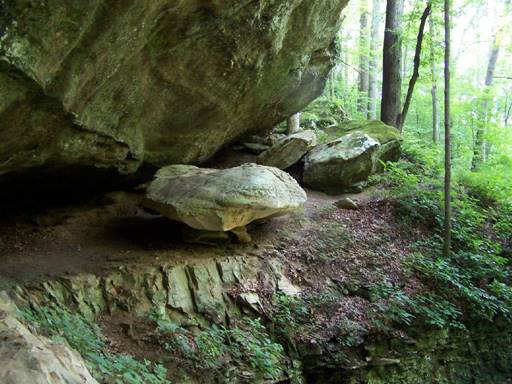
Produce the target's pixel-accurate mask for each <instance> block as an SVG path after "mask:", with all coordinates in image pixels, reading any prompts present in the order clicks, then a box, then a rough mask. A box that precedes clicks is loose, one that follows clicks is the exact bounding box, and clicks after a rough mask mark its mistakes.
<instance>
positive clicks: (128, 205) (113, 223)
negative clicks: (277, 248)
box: [0, 192, 366, 287]
mask: <svg viewBox="0 0 512 384" xmlns="http://www.w3.org/2000/svg"><path fill="white" fill-rule="evenodd" d="M308 194H309V199H308V202H307V204H306V208H305V212H304V214H305V215H306V216H307V217H314V216H316V215H318V212H319V211H321V210H322V209H324V208H325V207H327V206H329V207H330V206H331V205H332V203H333V202H335V201H336V200H338V199H339V197H332V196H327V195H324V194H321V193H318V192H308ZM140 198H141V195H140V194H136V193H124V192H114V193H111V194H108V195H106V196H103V197H101V198H98V199H95V200H90V201H85V202H81V203H80V204H75V205H72V206H61V207H53V208H48V209H38V210H37V211H32V212H28V213H27V212H23V213H19V212H18V213H11V214H10V215H3V216H1V217H0V287H1V286H5V285H7V284H8V283H9V282H28V281H38V280H41V279H42V280H45V279H48V278H52V277H57V276H61V275H69V274H77V273H94V274H102V273H105V272H108V271H111V270H112V269H113V268H115V267H117V266H119V265H122V264H126V263H139V262H151V261H152V260H155V259H156V258H159V257H165V258H173V259H176V260H179V259H181V258H184V257H186V258H194V257H199V258H201V257H212V256H214V255H215V254H217V253H218V254H224V255H225V254H226V253H227V254H231V253H232V254H237V253H244V252H251V251H252V252H254V251H256V250H257V249H258V248H266V247H272V244H276V243H279V242H280V241H288V240H287V239H288V238H289V237H293V236H292V235H294V234H297V233H300V232H301V231H303V230H306V227H307V225H306V221H304V220H301V217H303V216H304V214H298V215H296V216H288V217H283V218H277V219H273V220H271V221H270V222H268V223H265V224H256V225H253V226H252V228H251V229H250V231H251V233H252V235H253V238H254V242H253V243H252V244H249V245H241V244H229V245H227V246H222V247H212V246H200V245H190V244H186V243H184V242H183V241H182V235H181V232H182V229H183V226H182V225H181V224H179V223H175V222H172V221H170V220H167V219H166V218H163V217H160V216H155V215H151V214H148V213H147V212H145V211H144V210H142V209H141V208H140V206H139V201H140ZM361 198H364V199H366V196H364V195H362V196H361ZM345 214H346V215H348V216H347V217H356V216H357V215H355V214H354V213H349V212H345V213H340V214H339V215H341V216H343V215H345ZM297 220H299V222H301V223H302V224H301V225H297V223H298V221H297Z"/></svg>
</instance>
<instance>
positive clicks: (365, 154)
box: [303, 132, 380, 194]
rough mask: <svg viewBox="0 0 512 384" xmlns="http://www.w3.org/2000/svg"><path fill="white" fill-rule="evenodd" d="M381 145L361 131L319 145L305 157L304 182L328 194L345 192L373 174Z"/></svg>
mask: <svg viewBox="0 0 512 384" xmlns="http://www.w3.org/2000/svg"><path fill="white" fill-rule="evenodd" d="M379 146H380V145H379V142H378V141H376V140H374V139H372V138H371V137H370V136H368V135H366V134H363V133H361V132H352V133H349V134H347V135H345V136H343V137H341V138H339V139H337V140H334V141H331V142H328V143H326V144H322V145H318V146H316V147H315V148H314V149H313V150H311V151H310V152H309V153H308V155H307V156H306V158H305V162H304V174H303V181H304V183H305V184H306V185H307V186H309V187H311V188H313V189H316V190H320V191H323V192H326V193H329V194H337V193H342V192H346V191H348V190H350V189H351V188H352V187H353V186H354V185H355V184H357V183H359V182H361V181H365V180H366V179H367V178H368V176H370V175H371V173H372V171H373V168H374V156H375V154H376V153H377V151H378V149H379Z"/></svg>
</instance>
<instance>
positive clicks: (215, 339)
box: [150, 311, 284, 380]
mask: <svg viewBox="0 0 512 384" xmlns="http://www.w3.org/2000/svg"><path fill="white" fill-rule="evenodd" d="M155 313H157V312H155V311H153V312H152V313H151V314H150V317H151V318H152V319H153V320H155V321H156V322H157V325H158V332H159V339H160V342H161V343H162V344H163V345H164V348H165V349H166V350H167V351H168V352H170V353H172V354H174V355H175V356H178V357H180V358H183V359H186V360H187V361H188V362H189V363H192V365H193V366H194V367H195V368H200V369H205V370H214V371H217V373H218V374H219V373H221V371H222V370H225V368H227V364H229V363H231V364H233V363H235V364H238V365H243V364H248V365H249V366H250V367H251V368H253V369H254V370H255V372H256V373H258V374H259V375H261V376H262V377H263V378H265V379H270V380H276V379H278V378H279V377H280V375H281V373H282V371H283V360H284V357H283V348H282V346H281V345H280V344H278V343H275V342H274V341H272V339H271V338H270V336H269V334H268V331H267V329H266V328H265V326H264V325H263V324H261V321H260V319H244V320H243V321H241V322H239V323H237V324H236V325H235V326H233V327H229V328H228V327H224V326H219V325H216V324H213V325H211V326H209V327H208V328H206V329H203V330H201V331H199V332H197V333H195V334H194V333H192V332H191V331H189V330H187V329H185V328H183V327H182V326H180V325H178V324H176V323H174V322H173V321H171V320H168V319H165V318H162V317H160V316H159V315H157V316H155Z"/></svg>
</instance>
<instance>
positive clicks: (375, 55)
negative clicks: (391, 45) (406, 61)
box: [368, 0, 380, 120]
mask: <svg viewBox="0 0 512 384" xmlns="http://www.w3.org/2000/svg"><path fill="white" fill-rule="evenodd" d="M379 26H380V0H373V1H372V27H371V28H372V30H371V38H370V66H369V71H368V77H369V81H368V119H369V120H376V119H377V103H378V95H377V72H378V66H379V50H378V46H379Z"/></svg>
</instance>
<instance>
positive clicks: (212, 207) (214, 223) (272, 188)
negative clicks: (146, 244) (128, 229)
mask: <svg viewBox="0 0 512 384" xmlns="http://www.w3.org/2000/svg"><path fill="white" fill-rule="evenodd" d="M305 201H306V193H305V192H304V190H303V189H302V188H301V187H300V186H299V185H298V184H297V182H296V181H295V180H294V179H293V178H292V177H291V176H290V175H288V174H287V173H285V172H283V171H281V170H279V169H277V168H273V167H265V166H262V165H256V164H244V165H241V166H239V167H235V168H230V169H222V170H218V169H208V168H198V167H195V166H192V165H171V166H168V167H164V168H162V169H160V170H159V171H158V172H157V174H156V175H155V180H154V181H153V182H152V183H151V184H150V185H149V187H148V190H147V192H146V199H145V201H144V205H145V206H146V207H147V208H149V209H151V210H153V211H156V212H159V213H160V214H162V215H164V216H167V217H168V218H170V219H172V220H176V221H181V222H183V223H185V224H187V225H189V226H190V227H192V228H195V229H199V230H207V231H229V230H233V229H236V228H240V227H243V226H245V225H247V224H249V223H250V222H252V221H254V220H258V219H262V218H266V217H273V216H279V215H283V214H287V213H290V212H293V211H296V210H298V209H300V208H301V207H302V206H303V205H304V203H305Z"/></svg>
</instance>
